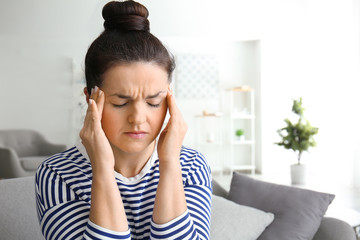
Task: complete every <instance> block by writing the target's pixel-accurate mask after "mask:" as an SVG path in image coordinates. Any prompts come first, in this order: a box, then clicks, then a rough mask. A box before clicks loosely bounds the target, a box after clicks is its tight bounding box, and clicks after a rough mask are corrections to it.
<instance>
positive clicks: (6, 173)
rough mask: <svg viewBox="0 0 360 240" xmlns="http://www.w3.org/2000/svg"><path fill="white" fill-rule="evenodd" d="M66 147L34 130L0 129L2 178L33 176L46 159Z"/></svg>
mask: <svg viewBox="0 0 360 240" xmlns="http://www.w3.org/2000/svg"><path fill="white" fill-rule="evenodd" d="M65 149H66V145H64V144H53V143H50V142H48V141H47V140H46V139H45V138H44V136H43V135H42V134H40V133H39V132H36V131H34V130H27V129H14V130H12V129H10V130H0V179H1V178H16V177H26V176H33V175H35V171H36V169H37V167H38V166H39V165H40V164H41V163H42V162H43V161H44V160H45V159H47V158H48V157H49V156H51V155H53V154H55V153H58V152H62V151H64V150H65Z"/></svg>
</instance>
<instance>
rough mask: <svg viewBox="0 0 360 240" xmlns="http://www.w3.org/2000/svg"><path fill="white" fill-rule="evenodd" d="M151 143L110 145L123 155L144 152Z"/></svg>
mask: <svg viewBox="0 0 360 240" xmlns="http://www.w3.org/2000/svg"><path fill="white" fill-rule="evenodd" d="M151 143H152V141H151V142H150V143H144V142H127V143H126V144H124V142H123V143H122V144H113V143H112V144H111V145H112V147H113V148H115V149H117V150H119V151H120V152H124V153H139V152H142V151H144V150H145V149H146V148H147V147H149V145H150V144H151Z"/></svg>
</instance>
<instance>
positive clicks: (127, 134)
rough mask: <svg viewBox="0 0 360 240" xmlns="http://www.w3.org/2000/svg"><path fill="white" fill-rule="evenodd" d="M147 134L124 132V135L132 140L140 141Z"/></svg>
mask: <svg viewBox="0 0 360 240" xmlns="http://www.w3.org/2000/svg"><path fill="white" fill-rule="evenodd" d="M147 134H148V133H147V132H142V131H134V132H125V135H126V136H128V137H130V138H134V139H141V138H144V137H145V136H146V135H147Z"/></svg>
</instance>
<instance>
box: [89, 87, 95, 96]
mask: <svg viewBox="0 0 360 240" xmlns="http://www.w3.org/2000/svg"><path fill="white" fill-rule="evenodd" d="M93 93H94V88H91V92H90V96H91V95H93Z"/></svg>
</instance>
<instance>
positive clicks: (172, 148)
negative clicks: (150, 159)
mask: <svg viewBox="0 0 360 240" xmlns="http://www.w3.org/2000/svg"><path fill="white" fill-rule="evenodd" d="M166 100H167V104H168V107H169V113H170V119H169V121H168V123H167V125H166V127H165V128H164V130H163V131H162V132H161V134H160V137H159V143H158V149H157V150H158V155H159V161H160V166H161V165H164V163H179V157H180V151H181V146H182V143H183V140H184V137H185V134H186V131H187V128H188V127H187V124H186V122H185V121H184V119H183V116H182V114H181V112H180V110H179V108H178V107H177V106H176V103H175V99H174V96H173V92H172V90H170V88H169V89H168V93H167V96H166Z"/></svg>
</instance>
